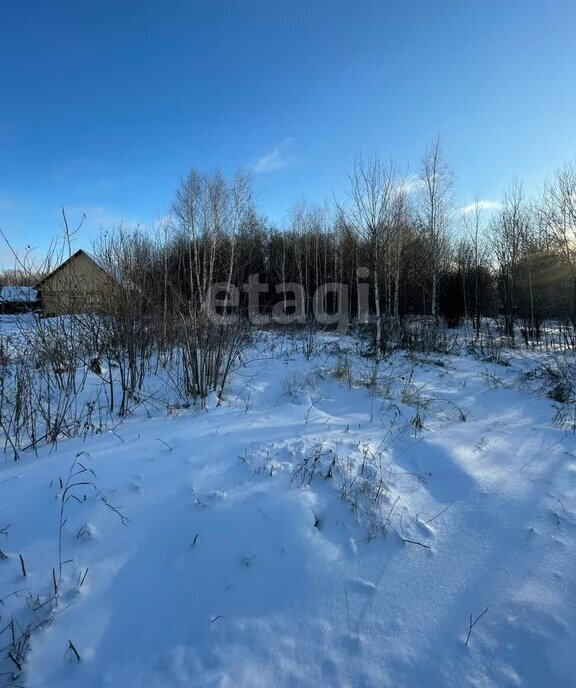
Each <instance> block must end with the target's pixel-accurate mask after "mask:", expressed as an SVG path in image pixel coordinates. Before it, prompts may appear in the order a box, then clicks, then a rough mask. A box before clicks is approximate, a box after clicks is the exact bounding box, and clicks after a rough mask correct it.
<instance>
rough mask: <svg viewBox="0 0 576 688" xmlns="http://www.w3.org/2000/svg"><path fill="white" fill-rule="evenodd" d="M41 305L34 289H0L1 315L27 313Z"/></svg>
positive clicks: (7, 286)
mask: <svg viewBox="0 0 576 688" xmlns="http://www.w3.org/2000/svg"><path fill="white" fill-rule="evenodd" d="M39 305H40V303H39V298H38V292H37V291H36V289H34V287H23V286H18V287H16V286H12V285H5V286H3V287H0V313H11V314H13V313H26V312H28V311H33V310H35V309H36V308H38V307H39Z"/></svg>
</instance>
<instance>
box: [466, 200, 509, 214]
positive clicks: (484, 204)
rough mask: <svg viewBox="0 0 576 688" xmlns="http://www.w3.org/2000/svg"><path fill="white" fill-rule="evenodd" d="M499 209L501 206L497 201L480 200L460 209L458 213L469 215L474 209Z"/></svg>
mask: <svg viewBox="0 0 576 688" xmlns="http://www.w3.org/2000/svg"><path fill="white" fill-rule="evenodd" d="M500 207H501V204H500V203H499V202H498V201H488V200H481V201H474V203H469V204H468V205H464V206H462V207H461V208H460V212H461V213H462V215H469V214H470V213H473V212H475V211H476V208H479V209H480V210H498V208H500Z"/></svg>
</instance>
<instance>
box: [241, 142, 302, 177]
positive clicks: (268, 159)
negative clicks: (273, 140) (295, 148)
mask: <svg viewBox="0 0 576 688" xmlns="http://www.w3.org/2000/svg"><path fill="white" fill-rule="evenodd" d="M292 143H293V139H291V138H286V139H284V140H283V141H281V142H280V143H279V144H278V145H276V146H274V148H273V149H272V150H271V151H269V152H268V153H266V154H265V155H263V156H261V157H260V158H258V159H257V160H255V161H254V162H253V163H252V164H251V165H250V169H251V170H252V172H254V174H265V173H266V172H274V171H276V170H282V169H284V168H286V167H288V166H289V165H291V164H292V163H293V159H292V158H291V157H290V155H289V149H290V147H291V146H292Z"/></svg>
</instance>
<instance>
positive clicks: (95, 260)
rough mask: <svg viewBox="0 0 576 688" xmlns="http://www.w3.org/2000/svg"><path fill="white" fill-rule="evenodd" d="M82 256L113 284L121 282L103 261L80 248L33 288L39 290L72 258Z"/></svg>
mask: <svg viewBox="0 0 576 688" xmlns="http://www.w3.org/2000/svg"><path fill="white" fill-rule="evenodd" d="M82 254H83V255H85V256H86V257H87V258H88V259H89V260H91V261H92V262H93V263H94V265H96V267H97V268H98V269H99V270H101V271H102V272H104V273H105V274H106V275H108V277H110V278H111V279H113V280H114V281H115V282H118V283H119V284H120V283H121V281H122V280H120V279H119V278H118V276H117V275H115V274H114V273H113V271H112V270H110V269H109V268H108V267H106V265H105V264H104V262H103V261H101V260H100V259H99V258H97V257H96V256H93V255H92V254H91V253H88V251H85V250H84V249H83V248H80V249H78V250H77V251H76V253H73V254H72V255H71V256H70V257H69V258H67V259H66V260H65V261H64V262H63V263H61V264H60V265H59V266H58V267H57V268H55V269H54V270H52V272H50V273H49V274H47V275H46V276H45V277H43V278H42V279H41V280H40V281H39V282H38V284H36V285H35V288H36V289H41V287H42V285H43V284H44V283H45V282H47V281H48V280H49V279H50V278H51V277H53V276H54V275H55V274H56V273H57V272H59V271H60V270H62V268H63V267H65V266H66V265H68V263H70V262H71V261H73V260H74V258H76V257H78V256H79V255H82Z"/></svg>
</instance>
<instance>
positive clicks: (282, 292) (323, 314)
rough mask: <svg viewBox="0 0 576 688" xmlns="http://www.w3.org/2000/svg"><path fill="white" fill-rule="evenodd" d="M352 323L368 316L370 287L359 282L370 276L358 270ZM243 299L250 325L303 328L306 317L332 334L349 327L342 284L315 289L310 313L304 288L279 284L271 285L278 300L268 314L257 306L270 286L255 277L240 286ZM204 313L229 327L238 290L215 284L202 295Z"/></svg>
mask: <svg viewBox="0 0 576 688" xmlns="http://www.w3.org/2000/svg"><path fill="white" fill-rule="evenodd" d="M356 276H357V280H358V281H357V299H356V301H357V304H356V314H355V316H356V319H357V321H358V322H360V323H367V322H368V320H369V315H370V304H369V301H370V285H369V283H368V282H361V281H360V280H362V279H366V278H368V277H369V276H370V271H369V270H368V269H367V268H358V270H357V271H356ZM241 290H242V292H243V293H244V294H246V295H247V299H246V301H247V314H248V319H249V321H250V322H251V323H252V324H254V325H259V326H263V325H270V324H271V323H275V324H278V325H294V324H303V323H305V322H306V321H307V319H308V318H309V316H310V315H312V316H313V319H314V321H315V322H317V323H318V324H320V325H324V326H327V327H330V326H335V328H334V329H335V331H336V332H338V333H339V334H344V333H345V332H346V330H347V329H348V325H349V324H350V317H351V310H350V290H349V287H348V285H347V284H345V283H343V282H326V283H325V284H321V285H320V286H318V287H317V289H316V290H315V292H314V294H313V295H312V299H311V303H312V312H311V314H310V313H308V312H307V304H308V303H309V300H308V294H307V293H306V288H305V287H304V285H302V284H300V283H298V282H281V283H279V284H276V285H274V290H273V293H274V294H276V296H279V297H282V298H281V299H280V300H279V301H278V302H277V303H275V304H274V305H273V306H272V308H271V309H269V312H264V311H263V308H262V306H261V303H260V301H261V296H262V295H269V294H271V293H272V291H271V289H270V285H269V284H267V283H265V282H260V275H259V274H258V273H255V274H252V275H250V276H249V278H248V282H246V283H245V284H243V285H242V288H241ZM246 301H245V302H246ZM205 304H206V305H205V308H206V313H207V315H208V317H209V318H210V320H211V321H212V322H213V323H214V324H218V325H229V324H232V323H234V322H236V321H237V317H238V309H239V308H240V289H239V288H238V287H237V286H236V285H235V284H232V283H228V282H216V283H214V284H212V285H211V286H210V287H209V288H208V290H207V293H206V300H205Z"/></svg>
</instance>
